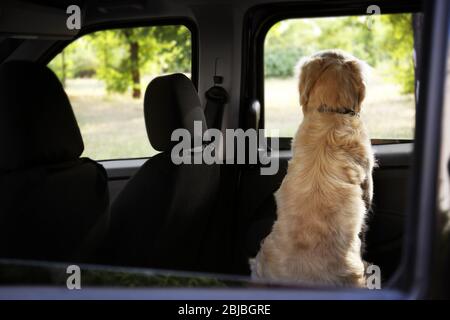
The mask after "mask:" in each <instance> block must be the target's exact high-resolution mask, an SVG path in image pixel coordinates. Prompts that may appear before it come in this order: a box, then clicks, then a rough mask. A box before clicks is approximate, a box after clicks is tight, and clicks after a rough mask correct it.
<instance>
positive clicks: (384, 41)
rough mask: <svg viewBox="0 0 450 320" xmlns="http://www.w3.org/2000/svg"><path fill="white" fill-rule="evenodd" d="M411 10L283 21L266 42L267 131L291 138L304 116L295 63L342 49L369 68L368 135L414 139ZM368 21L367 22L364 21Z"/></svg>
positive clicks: (365, 107) (365, 114)
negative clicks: (371, 14) (373, 14)
mask: <svg viewBox="0 0 450 320" xmlns="http://www.w3.org/2000/svg"><path fill="white" fill-rule="evenodd" d="M412 17H413V15H412V14H386V15H377V16H371V17H370V18H368V17H367V16H347V17H331V18H330V17H327V18H309V19H289V20H283V21H280V22H278V23H276V24H275V25H273V26H272V28H271V29H270V30H269V32H268V33H267V35H266V39H265V44H264V74H265V79H264V108H265V109H264V114H265V119H264V120H265V128H266V129H267V134H268V135H269V136H270V135H271V130H270V129H278V130H279V135H280V136H281V137H292V136H294V134H295V131H296V130H297V128H298V126H299V123H300V121H301V119H302V112H301V108H300V105H299V95H298V89H297V87H298V81H297V77H296V71H295V69H296V68H295V66H296V64H297V63H298V61H299V60H300V59H301V58H303V57H305V56H309V55H311V54H313V53H315V52H317V51H320V50H325V49H334V48H337V49H342V50H344V51H347V52H349V53H351V54H353V55H354V56H356V57H357V58H359V59H361V60H364V61H365V62H366V63H368V65H369V66H370V68H369V77H368V83H367V90H366V99H365V102H364V104H363V108H362V112H361V114H362V117H363V119H364V120H365V123H366V125H367V127H368V130H369V133H370V136H371V138H372V139H407V140H409V139H413V135H414V123H415V98H414V92H415V79H414V60H413V56H414V54H413V52H414V40H413V39H414V35H413V22H412V20H413V18H412ZM368 19H370V20H368Z"/></svg>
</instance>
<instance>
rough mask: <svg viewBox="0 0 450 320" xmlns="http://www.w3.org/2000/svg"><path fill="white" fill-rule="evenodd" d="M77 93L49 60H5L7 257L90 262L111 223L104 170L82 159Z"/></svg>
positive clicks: (2, 182) (0, 77)
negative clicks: (72, 96) (74, 103)
mask: <svg viewBox="0 0 450 320" xmlns="http://www.w3.org/2000/svg"><path fill="white" fill-rule="evenodd" d="M83 148H84V146H83V140H82V138H81V134H80V130H79V128H78V125H77V122H76V120H75V116H74V114H73V111H72V107H71V105H70V102H69V99H68V97H67V95H66V93H65V91H64V89H63V87H62V85H61V83H60V82H59V80H58V78H57V77H56V76H55V74H54V73H53V72H52V71H51V70H50V69H48V68H47V67H46V66H43V65H40V64H37V63H33V62H28V61H11V62H6V63H4V64H1V65H0V257H1V258H20V259H36V260H56V261H87V260H89V259H90V258H92V257H91V254H92V253H93V251H94V250H95V249H96V247H97V246H98V245H99V244H100V243H101V241H102V237H103V236H104V235H105V234H106V231H107V226H108V216H109V212H108V206H109V197H108V189H107V178H106V172H105V170H104V168H103V167H102V166H101V165H99V164H97V163H95V162H94V161H92V160H90V159H87V158H80V155H81V153H82V152H83Z"/></svg>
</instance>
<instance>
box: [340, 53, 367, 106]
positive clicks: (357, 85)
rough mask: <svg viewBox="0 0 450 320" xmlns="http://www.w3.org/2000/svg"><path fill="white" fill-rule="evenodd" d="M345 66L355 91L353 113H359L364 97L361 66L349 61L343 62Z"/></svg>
mask: <svg viewBox="0 0 450 320" xmlns="http://www.w3.org/2000/svg"><path fill="white" fill-rule="evenodd" d="M345 65H346V67H347V68H349V70H350V71H351V76H352V85H353V89H354V91H355V104H354V106H353V108H354V111H355V112H360V111H361V104H362V102H363V100H364V98H365V97H366V83H365V79H364V78H365V75H364V72H365V71H364V70H363V67H364V66H363V65H362V64H361V62H360V61H357V60H349V61H346V62H345Z"/></svg>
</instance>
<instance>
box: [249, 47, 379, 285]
mask: <svg viewBox="0 0 450 320" xmlns="http://www.w3.org/2000/svg"><path fill="white" fill-rule="evenodd" d="M364 69H365V64H364V63H363V62H361V61H359V60H358V59H356V58H355V57H353V56H351V55H349V54H347V53H344V52H342V51H338V50H327V51H322V52H319V53H317V54H315V55H313V56H311V57H308V58H307V59H305V60H303V61H302V63H301V64H300V77H299V78H300V81H299V93H300V104H301V107H302V110H303V115H304V119H303V122H302V123H301V125H300V127H299V128H298V131H297V133H296V135H295V137H294V140H293V142H292V159H291V160H290V162H289V165H288V170H287V175H286V177H285V178H284V180H283V182H282V184H281V186H280V188H279V190H278V191H277V192H276V193H275V199H276V203H277V220H276V221H275V224H274V225H273V228H272V231H271V233H270V234H269V235H268V236H267V237H266V238H265V239H264V240H263V242H262V243H261V248H260V251H259V252H258V254H257V256H256V258H255V259H251V260H250V266H251V269H252V277H253V278H254V279H265V280H269V281H273V280H275V281H290V282H296V283H299V282H300V283H305V284H312V285H316V284H320V285H331V286H356V287H363V286H365V269H364V262H363V260H362V257H361V239H360V237H359V236H360V233H361V232H362V231H363V228H364V224H365V216H366V213H367V211H368V210H369V207H370V204H371V201H372V168H373V166H374V155H373V151H372V147H371V143H370V139H369V136H368V134H367V132H366V129H365V126H364V124H363V122H362V120H361V118H360V116H359V114H360V111H361V104H362V102H363V100H364V96H365V80H364V72H363V70H364Z"/></svg>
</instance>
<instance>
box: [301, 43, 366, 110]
mask: <svg viewBox="0 0 450 320" xmlns="http://www.w3.org/2000/svg"><path fill="white" fill-rule="evenodd" d="M365 69H366V65H365V64H364V63H363V62H362V61H360V60H358V59H357V58H355V57H353V56H352V55H350V54H348V53H345V52H343V51H340V50H326V51H320V52H318V53H316V54H314V55H312V56H310V57H307V58H305V59H302V60H301V61H300V63H299V72H300V76H299V91H300V104H301V106H302V108H303V113H304V114H306V113H308V112H309V111H312V110H315V109H317V108H319V107H320V106H323V105H326V106H329V107H333V108H346V109H351V110H353V111H354V112H360V110H361V103H362V101H363V100H364V97H365V93H366V85H365V80H364V78H365V76H364V74H365V71H364V70H365Z"/></svg>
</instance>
